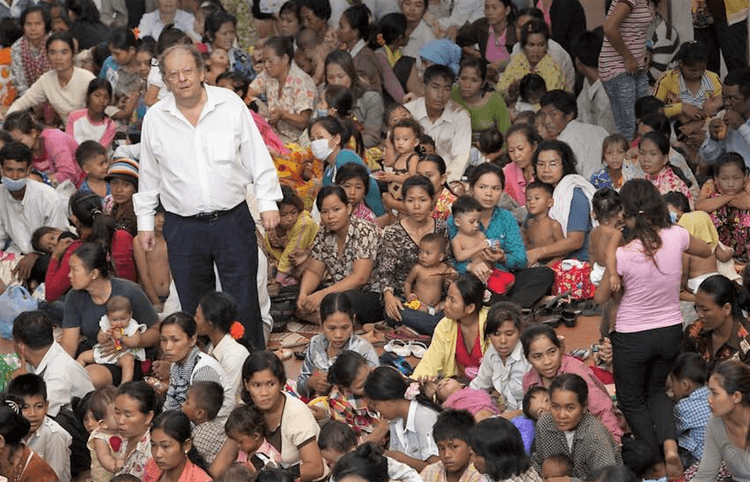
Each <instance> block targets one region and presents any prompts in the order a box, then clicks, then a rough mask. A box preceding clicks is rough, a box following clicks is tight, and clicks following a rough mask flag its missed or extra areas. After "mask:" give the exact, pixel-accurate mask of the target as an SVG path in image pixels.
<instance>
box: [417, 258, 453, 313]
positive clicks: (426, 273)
mask: <svg viewBox="0 0 750 482" xmlns="http://www.w3.org/2000/svg"><path fill="white" fill-rule="evenodd" d="M447 272H448V265H446V264H445V263H440V264H438V265H436V266H430V267H424V266H422V265H420V264H416V265H415V266H414V267H413V268H412V273H410V277H411V276H412V275H413V276H414V282H413V283H412V290H411V291H412V294H413V295H414V299H417V300H419V301H420V302H422V303H424V304H426V305H428V306H430V307H433V308H435V307H437V306H438V305H439V304H440V302H441V299H442V298H443V286H444V281H445V275H446V273H447ZM409 301H411V300H409Z"/></svg>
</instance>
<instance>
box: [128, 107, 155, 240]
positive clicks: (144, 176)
mask: <svg viewBox="0 0 750 482" xmlns="http://www.w3.org/2000/svg"><path fill="white" fill-rule="evenodd" d="M151 119H152V117H150V116H149V115H148V113H146V117H145V118H144V119H143V127H142V129H141V158H140V160H139V176H138V192H137V193H135V194H134V195H133V207H134V208H135V214H136V217H137V218H138V231H153V230H154V214H155V213H156V206H158V205H159V186H160V184H161V181H160V180H159V164H158V162H157V160H156V157H155V156H154V152H153V150H152V149H151V135H152V133H151V124H152V122H151ZM154 122H155V121H154Z"/></svg>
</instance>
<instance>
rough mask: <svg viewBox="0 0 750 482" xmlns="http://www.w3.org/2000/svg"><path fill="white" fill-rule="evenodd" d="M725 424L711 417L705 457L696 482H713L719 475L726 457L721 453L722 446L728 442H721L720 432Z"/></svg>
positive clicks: (707, 426)
mask: <svg viewBox="0 0 750 482" xmlns="http://www.w3.org/2000/svg"><path fill="white" fill-rule="evenodd" d="M722 424H723V422H722V421H721V420H719V419H717V418H715V417H711V418H710V419H709V420H708V424H707V425H706V440H705V444H704V445H703V457H701V463H700V465H699V466H698V472H696V474H695V477H693V479H692V480H693V481H694V482H713V481H714V480H716V478H717V477H718V475H719V469H720V467H721V463H722V462H723V460H724V457H723V455H722V453H721V448H720V447H721V445H722V444H723V443H728V440H724V441H719V440H718V436H719V431H720V430H724V427H722V426H721V425H722Z"/></svg>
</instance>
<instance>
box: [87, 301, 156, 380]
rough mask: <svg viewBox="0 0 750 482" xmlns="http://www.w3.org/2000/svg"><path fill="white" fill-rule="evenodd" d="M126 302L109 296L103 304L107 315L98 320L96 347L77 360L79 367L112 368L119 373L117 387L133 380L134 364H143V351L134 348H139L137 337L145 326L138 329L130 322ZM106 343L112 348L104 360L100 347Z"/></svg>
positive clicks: (129, 311) (133, 321) (133, 322)
mask: <svg viewBox="0 0 750 482" xmlns="http://www.w3.org/2000/svg"><path fill="white" fill-rule="evenodd" d="M132 316H133V310H132V308H131V306H130V299H128V298H126V297H125V296H113V297H111V298H110V299H109V301H108V302H107V314H106V315H104V316H102V319H101V320H99V335H97V339H98V341H99V343H97V344H96V345H94V349H93V350H87V351H84V352H83V353H81V354H80V355H79V356H78V363H80V364H81V365H83V366H86V365H90V364H92V363H98V364H100V365H109V364H113V363H114V364H116V365H118V366H119V367H120V368H121V369H122V381H121V383H125V382H129V381H131V380H133V372H134V371H135V361H136V359H137V360H139V361H143V360H145V358H146V353H145V350H144V349H143V348H136V347H137V346H138V345H140V344H141V333H143V332H144V331H146V325H139V324H138V322H137V321H135V320H134V319H133V318H132ZM107 340H112V341H113V342H114V344H115V350H116V351H115V353H114V354H113V355H111V356H109V357H106V356H104V354H103V352H102V345H101V343H104V342H105V341H107Z"/></svg>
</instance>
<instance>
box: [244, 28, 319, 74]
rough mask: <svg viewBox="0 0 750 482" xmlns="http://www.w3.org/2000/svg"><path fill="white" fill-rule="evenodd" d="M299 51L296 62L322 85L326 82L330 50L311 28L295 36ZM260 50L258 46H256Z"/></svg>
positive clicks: (302, 30) (295, 57) (295, 55)
mask: <svg viewBox="0 0 750 482" xmlns="http://www.w3.org/2000/svg"><path fill="white" fill-rule="evenodd" d="M295 41H296V43H297V50H296V51H295V52H294V61H295V62H297V63H298V65H299V67H300V68H301V69H302V70H303V71H304V72H305V73H306V74H307V75H309V76H310V77H312V79H313V80H314V81H315V85H320V84H322V83H323V81H324V80H325V62H326V57H327V56H328V53H329V49H328V46H327V45H326V44H325V42H322V41H321V40H320V39H319V38H318V34H317V33H315V31H314V30H312V29H310V28H303V29H301V30H300V31H299V32H297V35H296V36H295ZM255 49H256V50H257V49H258V46H257V45H256V46H255Z"/></svg>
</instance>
